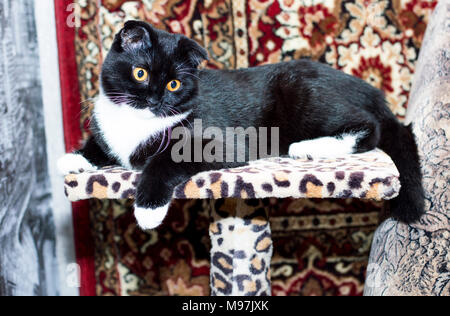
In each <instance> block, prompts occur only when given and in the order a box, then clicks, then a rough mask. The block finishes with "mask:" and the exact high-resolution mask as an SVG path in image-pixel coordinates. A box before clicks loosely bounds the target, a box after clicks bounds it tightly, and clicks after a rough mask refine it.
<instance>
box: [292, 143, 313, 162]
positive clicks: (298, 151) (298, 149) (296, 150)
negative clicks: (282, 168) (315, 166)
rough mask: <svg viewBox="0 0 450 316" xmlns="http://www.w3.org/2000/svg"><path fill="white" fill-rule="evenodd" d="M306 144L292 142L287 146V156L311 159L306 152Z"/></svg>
mask: <svg viewBox="0 0 450 316" xmlns="http://www.w3.org/2000/svg"><path fill="white" fill-rule="evenodd" d="M307 149H308V148H307V146H305V144H304V143H294V144H292V145H291V146H289V157H291V158H294V159H305V160H313V156H312V155H311V154H309V153H308V152H307Z"/></svg>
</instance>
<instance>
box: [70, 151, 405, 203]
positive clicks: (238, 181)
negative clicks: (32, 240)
mask: <svg viewBox="0 0 450 316" xmlns="http://www.w3.org/2000/svg"><path fill="white" fill-rule="evenodd" d="M139 176H140V174H139V173H138V172H132V171H129V170H125V169H122V168H107V169H103V170H98V171H92V172H85V173H81V174H70V175H68V176H67V177H66V179H65V193H66V195H67V197H68V198H69V199H70V200H71V201H79V200H85V199H91V198H97V199H131V198H133V197H134V195H135V193H136V185H137V183H138V181H139ZM399 190H400V182H399V173H398V171H397V169H396V167H395V165H394V163H393V162H392V160H391V159H390V157H389V156H387V155H386V154H385V153H383V152H382V151H380V150H375V151H372V152H368V153H364V154H358V155H348V156H347V157H343V158H336V159H315V160H294V159H290V158H273V159H266V160H260V161H256V162H252V163H250V164H249V165H248V166H246V167H242V168H236V169H230V170H221V171H211V172H204V173H200V174H198V175H196V176H194V177H193V178H192V179H190V180H189V181H187V182H186V183H184V184H182V185H180V186H178V187H177V188H176V189H175V192H174V198H175V199H220V198H241V199H261V198H270V197H277V198H286V197H293V198H360V199H371V200H389V199H392V198H395V197H396V196H397V195H398V192H399Z"/></svg>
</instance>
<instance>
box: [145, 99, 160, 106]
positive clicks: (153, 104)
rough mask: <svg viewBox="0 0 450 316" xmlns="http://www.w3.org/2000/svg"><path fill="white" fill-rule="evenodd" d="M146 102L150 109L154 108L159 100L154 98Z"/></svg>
mask: <svg viewBox="0 0 450 316" xmlns="http://www.w3.org/2000/svg"><path fill="white" fill-rule="evenodd" d="M147 102H148V104H149V105H150V106H151V107H155V106H157V105H158V104H159V100H158V99H156V98H155V97H151V98H147Z"/></svg>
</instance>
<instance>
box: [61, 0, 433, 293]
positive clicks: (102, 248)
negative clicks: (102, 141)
mask: <svg viewBox="0 0 450 316" xmlns="http://www.w3.org/2000/svg"><path fill="white" fill-rule="evenodd" d="M70 2H72V1H70ZM75 2H76V3H77V4H78V5H79V6H80V14H81V21H80V22H81V23H80V25H79V27H76V28H75V41H74V48H73V49H72V50H74V51H75V58H76V63H77V69H78V80H77V78H72V79H73V80H74V81H77V83H78V84H79V97H80V99H81V100H82V101H85V102H83V103H82V104H83V107H84V111H83V112H82V114H81V116H80V120H79V122H80V124H79V128H78V126H75V127H73V131H69V132H72V133H75V134H76V133H80V131H81V135H82V137H83V138H86V137H87V136H88V134H89V132H88V126H89V124H88V122H89V116H90V112H91V109H92V104H91V103H92V102H91V101H92V98H94V97H95V96H96V95H97V93H98V79H99V73H100V67H101V63H102V60H103V58H104V57H105V55H106V53H107V50H108V48H109V46H110V44H111V41H112V38H113V35H114V33H115V32H116V31H118V30H119V29H120V27H121V26H122V24H123V22H124V21H125V20H126V19H142V20H146V21H149V22H151V23H153V24H154V25H156V26H157V27H159V28H162V29H165V30H168V31H171V32H181V33H184V34H186V35H187V36H189V37H191V38H194V39H196V40H197V41H198V42H199V43H201V44H202V45H203V46H205V47H206V48H207V49H208V52H209V54H210V57H211V61H210V62H209V63H208V65H207V67H210V68H239V67H249V66H257V65H262V64H265V63H275V62H279V61H284V60H290V59H298V58H304V57H309V58H313V59H314V60H319V61H321V62H324V63H327V64H329V65H331V66H333V67H335V68H337V69H341V70H343V71H344V72H347V73H350V74H353V75H355V76H358V77H361V78H363V79H365V80H366V81H368V82H369V83H371V84H372V85H374V86H376V87H379V88H381V89H382V90H383V91H384V92H385V93H386V97H387V100H388V101H389V104H390V106H391V109H392V110H393V111H394V113H396V114H397V115H398V116H399V118H401V119H403V118H404V116H405V113H406V112H405V111H406V108H407V104H408V93H409V90H410V87H411V82H412V76H413V73H414V68H415V63H416V59H417V57H418V52H419V49H420V46H421V43H422V38H423V35H424V32H425V28H426V25H427V22H428V17H429V15H430V13H431V12H432V9H433V8H434V6H435V5H436V3H437V1H425V0H393V1H370V0H352V1H343V0H331V1H325V0H324V1H321V0H318V1H307V0H305V1H295V0H264V1H263V0H248V1H241V0H238V1H231V0H203V1H201V0H186V1H182V0H153V1H152V0H142V1H127V0H102V1H94V0H77V1H75ZM60 27H61V28H64V27H65V26H60ZM66 31H67V30H65V32H66ZM67 32H70V30H68V31H67ZM71 32H73V30H72V31H71ZM68 45H69V46H70V45H71V44H70V43H69V44H68ZM65 106H66V105H65ZM79 110H80V109H78V112H79ZM66 124H67V123H66ZM264 203H265V207H267V208H268V210H269V211H270V213H271V214H272V231H273V237H274V259H273V262H272V280H273V294H275V295H361V294H362V292H363V287H364V284H363V282H364V277H365V270H366V267H367V260H368V259H367V258H368V255H369V250H370V244H371V240H372V237H373V233H374V230H375V228H376V226H377V224H378V220H377V218H376V217H374V216H369V214H378V213H379V212H380V210H381V209H382V205H380V204H375V203H371V202H361V201H352V200H334V201H332V200H293V199H286V200H275V199H268V200H265V201H264ZM208 205H209V203H208V201H202V200H198V201H187V202H181V201H176V202H175V204H174V207H173V208H172V210H171V212H170V217H171V218H170V220H168V221H167V222H168V223H169V224H167V225H166V226H164V227H162V228H161V229H159V230H157V231H154V232H151V233H143V232H141V231H140V230H139V229H138V228H137V227H136V225H135V221H134V219H133V217H132V212H131V203H130V202H120V201H105V202H100V201H92V202H91V206H90V219H89V222H90V227H86V226H85V227H78V229H80V230H81V229H83V230H88V229H90V233H91V235H92V237H93V239H94V245H95V254H94V258H95V259H94V260H95V261H94V263H95V284H89V286H95V294H97V295H208V294H209V287H208V284H209V249H210V244H209V237H208V226H209V218H208V214H209V212H208ZM319 217H320V218H322V220H319ZM333 222H339V223H342V224H341V225H340V226H339V228H338V229H336V228H330V226H329V223H333Z"/></svg>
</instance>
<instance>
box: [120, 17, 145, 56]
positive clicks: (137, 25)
mask: <svg viewBox="0 0 450 316" xmlns="http://www.w3.org/2000/svg"><path fill="white" fill-rule="evenodd" d="M115 45H117V46H116V47H120V48H121V49H123V50H125V51H134V50H137V49H143V48H151V47H152V42H151V39H150V32H149V25H148V24H147V23H145V22H140V21H128V22H126V23H125V26H124V27H123V29H122V30H121V31H120V32H119V33H118V34H117V36H116V39H115Z"/></svg>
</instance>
